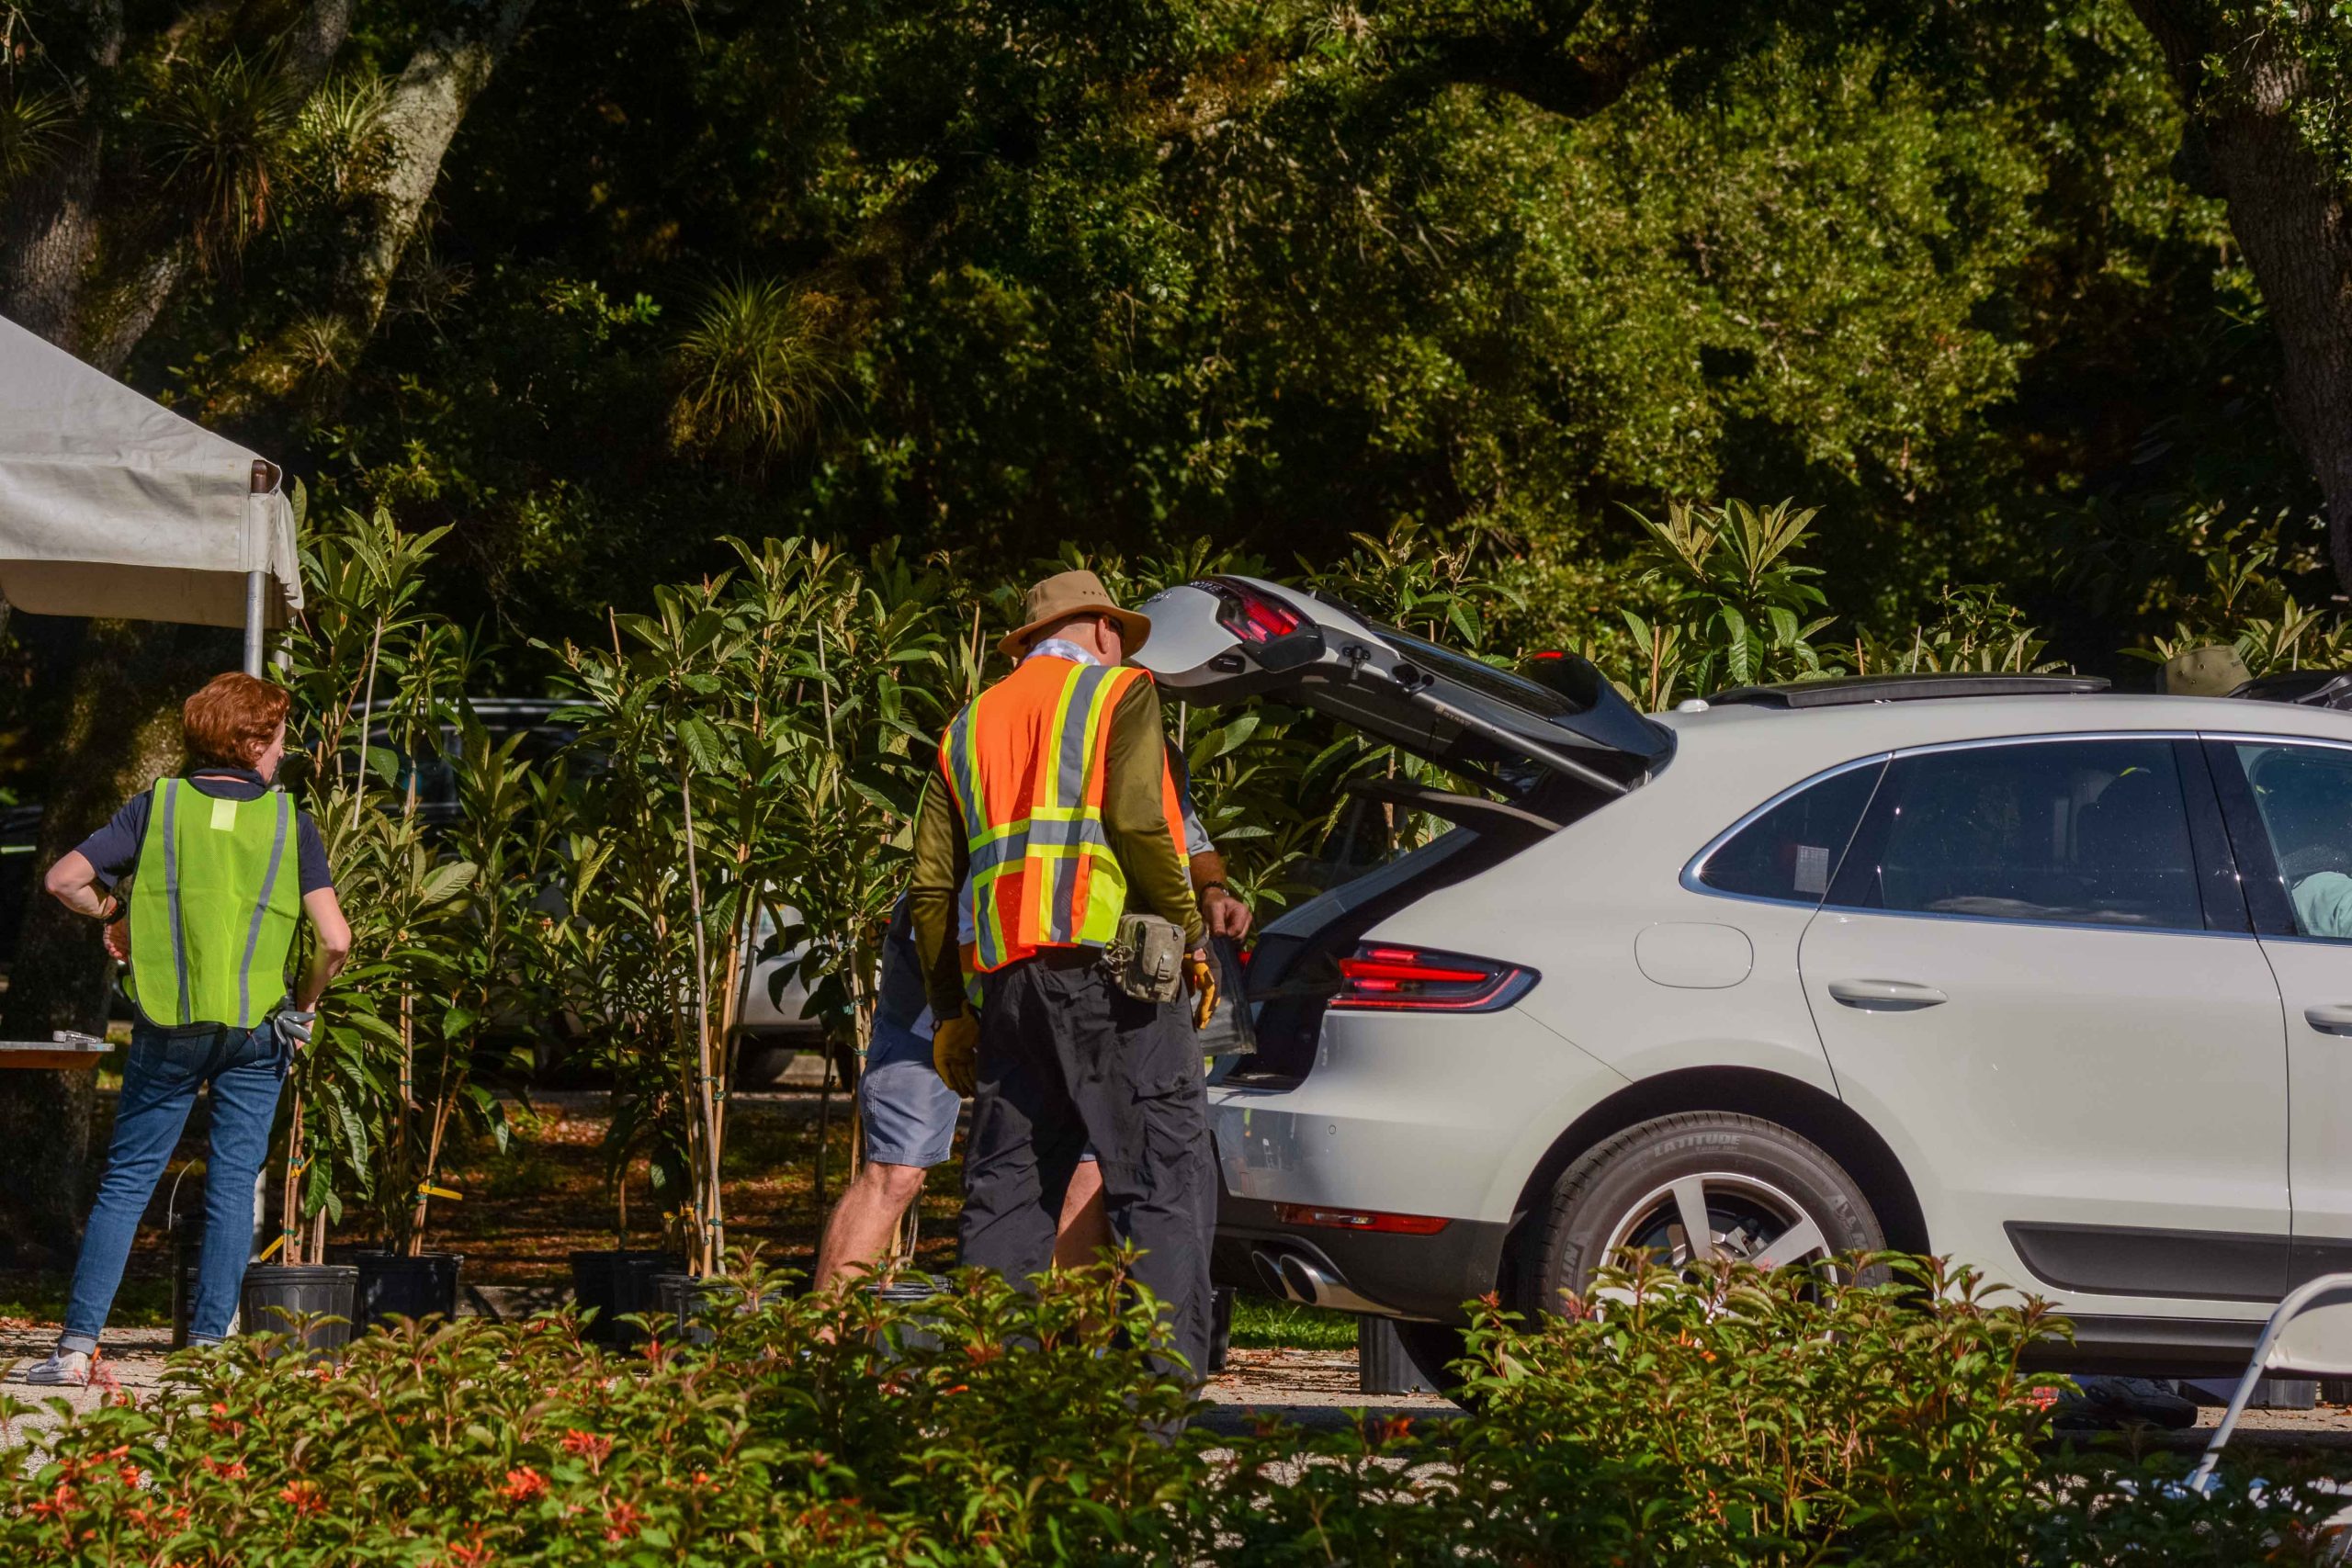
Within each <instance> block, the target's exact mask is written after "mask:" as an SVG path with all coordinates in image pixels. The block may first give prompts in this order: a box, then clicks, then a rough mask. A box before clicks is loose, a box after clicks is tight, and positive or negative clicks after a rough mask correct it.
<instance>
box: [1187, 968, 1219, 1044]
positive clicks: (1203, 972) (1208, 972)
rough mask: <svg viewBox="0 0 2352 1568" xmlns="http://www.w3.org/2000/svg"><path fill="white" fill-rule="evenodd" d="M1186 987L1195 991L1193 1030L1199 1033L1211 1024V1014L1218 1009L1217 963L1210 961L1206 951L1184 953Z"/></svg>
mask: <svg viewBox="0 0 2352 1568" xmlns="http://www.w3.org/2000/svg"><path fill="white" fill-rule="evenodd" d="M1184 988H1185V989H1186V990H1188V991H1190V992H1192V993H1193V1032H1195V1033H1198V1032H1200V1031H1202V1030H1204V1029H1206V1028H1207V1027H1208V1026H1209V1015H1210V1014H1212V1013H1214V1012H1216V964H1211V963H1210V962H1209V955H1208V954H1207V953H1186V954H1185V955H1184Z"/></svg>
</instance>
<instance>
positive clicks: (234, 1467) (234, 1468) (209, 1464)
mask: <svg viewBox="0 0 2352 1568" xmlns="http://www.w3.org/2000/svg"><path fill="white" fill-rule="evenodd" d="M204 1468H205V1469H207V1470H209V1471H210V1472H212V1473H213V1474H215V1475H217V1476H219V1477H220V1479H221V1480H223V1481H243V1479H244V1478H245V1461H243V1460H241V1459H232V1460H231V1461H229V1462H228V1463H226V1464H222V1463H221V1462H220V1461H219V1460H217V1459H214V1458H213V1457H212V1456H211V1455H210V1454H207V1455H205V1456H204Z"/></svg>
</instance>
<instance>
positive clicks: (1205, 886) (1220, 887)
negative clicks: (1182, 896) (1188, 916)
mask: <svg viewBox="0 0 2352 1568" xmlns="http://www.w3.org/2000/svg"><path fill="white" fill-rule="evenodd" d="M1211 888H1215V889H1216V891H1217V892H1219V893H1222V894H1224V895H1225V896H1226V897H1228V898H1230V897H1233V889H1232V888H1230V887H1227V886H1226V885H1225V884H1224V883H1223V882H1220V881H1218V880H1216V878H1214V877H1212V878H1210V879H1209V880H1208V881H1206V882H1204V883H1202V884H1201V886H1199V888H1197V889H1196V890H1195V893H1194V896H1195V897H1203V896H1205V895H1206V894H1207V893H1208V891H1209V890H1210V889H1211Z"/></svg>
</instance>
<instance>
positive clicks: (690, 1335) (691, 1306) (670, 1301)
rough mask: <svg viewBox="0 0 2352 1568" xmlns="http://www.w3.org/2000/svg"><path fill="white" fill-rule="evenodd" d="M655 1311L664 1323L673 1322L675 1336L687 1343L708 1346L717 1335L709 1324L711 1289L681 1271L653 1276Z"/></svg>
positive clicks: (707, 1284) (712, 1296)
mask: <svg viewBox="0 0 2352 1568" xmlns="http://www.w3.org/2000/svg"><path fill="white" fill-rule="evenodd" d="M653 1291H654V1303H655V1306H654V1310H655V1311H656V1312H658V1313H659V1314H661V1318H662V1322H664V1323H669V1322H673V1321H674V1322H675V1323H676V1324H677V1325H678V1337H680V1338H682V1339H684V1341H685V1342H686V1343H687V1344H689V1345H707V1344H709V1343H710V1342H711V1341H712V1340H714V1339H717V1338H718V1330H717V1329H715V1328H713V1327H712V1326H711V1325H710V1310H711V1306H712V1304H713V1300H714V1292H712V1290H711V1288H710V1285H709V1283H708V1281H707V1280H699V1279H696V1278H695V1276H694V1275H692V1274H688V1273H685V1272H684V1271H680V1272H676V1273H671V1272H667V1271H664V1272H662V1273H660V1274H656V1275H654V1276H653Z"/></svg>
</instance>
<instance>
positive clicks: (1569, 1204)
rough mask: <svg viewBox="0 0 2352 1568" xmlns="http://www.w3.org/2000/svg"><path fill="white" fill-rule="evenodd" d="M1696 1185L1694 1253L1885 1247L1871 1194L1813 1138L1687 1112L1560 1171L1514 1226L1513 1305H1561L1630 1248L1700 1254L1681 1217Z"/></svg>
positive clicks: (1807, 1253) (1767, 1258)
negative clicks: (1516, 1298)
mask: <svg viewBox="0 0 2352 1568" xmlns="http://www.w3.org/2000/svg"><path fill="white" fill-rule="evenodd" d="M1694 1193H1695V1194H1696V1195H1697V1197H1698V1198H1699V1199H1700V1200H1701V1204H1700V1206H1702V1207H1703V1208H1704V1210H1705V1211H1706V1213H1707V1214H1708V1227H1707V1228H1708V1232H1709V1235H1708V1241H1707V1246H1706V1248H1705V1251H1704V1253H1703V1254H1702V1255H1701V1256H1703V1257H1708V1258H1716V1257H1724V1256H1729V1257H1732V1258H1745V1259H1747V1260H1749V1261H1754V1262H1758V1263H1760V1264H1763V1265H1766V1266H1774V1267H1777V1266H1781V1265H1785V1264H1789V1263H1794V1262H1806V1261H1812V1260H1815V1259H1818V1258H1823V1257H1825V1256H1827V1257H1834V1256H1837V1255H1838V1254H1840V1253H1848V1252H1876V1251H1880V1250H1883V1248H1884V1247H1885V1246H1886V1233H1885V1231H1884V1230H1883V1228H1881V1226H1880V1224H1879V1221H1878V1216H1877V1215H1876V1214H1875V1213H1872V1211H1871V1204H1870V1200H1869V1199H1868V1198H1866V1197H1865V1196H1863V1193H1862V1190H1861V1189H1860V1187H1858V1186H1856V1185H1855V1183H1854V1179H1853V1178H1852V1177H1850V1176H1849V1175H1847V1174H1846V1171H1845V1169H1844V1168H1842V1167H1841V1166H1839V1165H1838V1162H1837V1161H1836V1160H1835V1159H1833V1158H1831V1157H1830V1156H1829V1155H1828V1154H1827V1153H1826V1151H1825V1150H1823V1149H1822V1148H1821V1146H1820V1145H1817V1144H1815V1143H1813V1142H1811V1141H1810V1140H1808V1139H1805V1138H1803V1137H1800V1136H1798V1135H1797V1134H1794V1133H1792V1132H1791V1131H1789V1129H1787V1128H1786V1127H1782V1126H1780V1125H1779V1124H1777V1123H1775V1122H1767V1121H1764V1120H1762V1119H1760V1118H1758V1117H1754V1116H1741V1115H1737V1114H1735V1113H1733V1112H1730V1111H1689V1112H1685V1113H1682V1114H1679V1115H1674V1116H1661V1117H1659V1118H1657V1120H1656V1121H1653V1122H1642V1123H1641V1124H1640V1125H1638V1126H1634V1127H1629V1128H1627V1129H1626V1130H1625V1131H1623V1132H1622V1133H1619V1134H1615V1135H1613V1136H1611V1137H1610V1138H1607V1139H1605V1140H1603V1141H1602V1142H1601V1143H1600V1144H1598V1145H1595V1146H1594V1147H1592V1148H1591V1149H1589V1150H1587V1151H1586V1152H1585V1153H1584V1154H1583V1155H1581V1156H1578V1157H1577V1158H1576V1159H1575V1160H1573V1161H1571V1162H1570V1163H1569V1165H1568V1168H1566V1170H1564V1171H1562V1172H1561V1173H1560V1176H1559V1179H1557V1180H1556V1181H1555V1182H1554V1183H1553V1184H1552V1190H1551V1193H1550V1196H1549V1199H1548V1201H1546V1202H1545V1203H1544V1204H1543V1205H1540V1206H1539V1207H1538V1208H1537V1209H1536V1211H1535V1212H1534V1213H1532V1214H1531V1215H1530V1216H1529V1224H1527V1225H1526V1227H1525V1229H1524V1231H1523V1233H1522V1234H1523V1235H1524V1237H1525V1243H1526V1246H1525V1250H1524V1251H1523V1252H1522V1254H1521V1268H1520V1275H1519V1277H1520V1280H1521V1292H1520V1294H1521V1298H1522V1299H1521V1302H1520V1303H1519V1304H1521V1306H1522V1307H1525V1308H1528V1309H1530V1310H1534V1309H1537V1308H1541V1309H1542V1310H1545V1311H1553V1312H1556V1311H1558V1310H1559V1303H1560V1300H1561V1296H1562V1294H1563V1292H1573V1293H1576V1294H1579V1295H1581V1294H1582V1293H1583V1292H1585V1291H1586V1290H1587V1289H1588V1287H1589V1285H1590V1284H1591V1282H1592V1276H1593V1273H1594V1271H1595V1270H1597V1269H1599V1268H1600V1266H1601V1265H1602V1264H1603V1263H1605V1262H1608V1261H1610V1259H1611V1255H1612V1253H1614V1252H1616V1251H1618V1250H1619V1249H1622V1248H1624V1247H1642V1248H1645V1249H1647V1250H1650V1251H1651V1252H1652V1253H1653V1255H1658V1254H1661V1253H1662V1254H1663V1255H1664V1256H1662V1257H1660V1261H1662V1262H1671V1263H1673V1264H1676V1265H1681V1264H1684V1263H1689V1262H1697V1261H1700V1260H1701V1256H1693V1253H1694V1249H1693V1248H1691V1247H1690V1245H1689V1238H1690V1236H1691V1232H1692V1230H1693V1228H1694V1227H1692V1226H1690V1225H1688V1224H1679V1223H1678V1222H1679V1220H1680V1219H1682V1218H1683V1217H1686V1216H1688V1215H1689V1214H1690V1213H1692V1212H1693V1211H1692V1208H1691V1202H1690V1200H1691V1196H1692V1195H1693V1194H1694Z"/></svg>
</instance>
